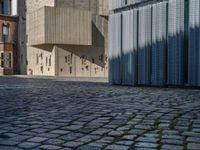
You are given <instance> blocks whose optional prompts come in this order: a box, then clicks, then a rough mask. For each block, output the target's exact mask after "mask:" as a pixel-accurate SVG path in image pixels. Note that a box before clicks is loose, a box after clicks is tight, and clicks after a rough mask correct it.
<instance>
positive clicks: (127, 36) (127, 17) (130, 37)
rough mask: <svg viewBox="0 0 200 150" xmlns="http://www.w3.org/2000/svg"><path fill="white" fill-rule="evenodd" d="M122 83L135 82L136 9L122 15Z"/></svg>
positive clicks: (134, 83) (133, 83)
mask: <svg viewBox="0 0 200 150" xmlns="http://www.w3.org/2000/svg"><path fill="white" fill-rule="evenodd" d="M122 18H123V20H122V83H123V84H125V85H136V83H137V9H134V10H129V11H124V12H123V15H122Z"/></svg>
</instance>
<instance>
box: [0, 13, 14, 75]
mask: <svg viewBox="0 0 200 150" xmlns="http://www.w3.org/2000/svg"><path fill="white" fill-rule="evenodd" d="M4 24H9V34H10V35H11V36H12V39H15V40H14V41H16V39H17V18H14V17H8V16H0V36H2V32H3V25H4ZM0 51H12V52H13V68H12V69H4V74H14V73H16V67H17V64H16V63H17V58H16V51H17V43H16V42H15V43H13V42H11V43H2V41H0Z"/></svg>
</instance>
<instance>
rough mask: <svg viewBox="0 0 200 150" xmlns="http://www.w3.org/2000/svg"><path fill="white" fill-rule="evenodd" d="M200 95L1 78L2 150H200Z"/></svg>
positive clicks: (187, 91) (191, 91)
mask: <svg viewBox="0 0 200 150" xmlns="http://www.w3.org/2000/svg"><path fill="white" fill-rule="evenodd" d="M199 97H200V90H199V89H170V88H163V89H161V88H147V87H137V88H134V87H122V86H109V85H108V84H107V83H94V82H92V83H90V82H70V81H62V82H61V81H59V80H57V79H56V78H55V79H54V78H51V79H39V78H34V79H31V78H23V79H22V78H14V77H0V102H1V105H0V150H24V149H33V150H37V149H47V150H48V149H53V150H54V149H55V150H56V149H59V150H65V149H66V150H71V149H73V150H101V149H102V150H104V149H107V150H109V149H110V150H120V149H121V150H132V149H135V150H179V149H180V150H182V149H184V150H186V149H188V150H197V149H199V147H200V145H199V144H200V142H199V141H200V100H199Z"/></svg>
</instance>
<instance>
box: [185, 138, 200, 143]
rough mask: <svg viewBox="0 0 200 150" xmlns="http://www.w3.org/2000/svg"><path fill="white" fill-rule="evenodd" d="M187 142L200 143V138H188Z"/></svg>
mask: <svg viewBox="0 0 200 150" xmlns="http://www.w3.org/2000/svg"><path fill="white" fill-rule="evenodd" d="M187 142H190V143H200V138H196V137H188V138H187Z"/></svg>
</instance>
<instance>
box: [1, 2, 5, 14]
mask: <svg viewBox="0 0 200 150" xmlns="http://www.w3.org/2000/svg"><path fill="white" fill-rule="evenodd" d="M0 4H1V14H4V1H1V3H0Z"/></svg>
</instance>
